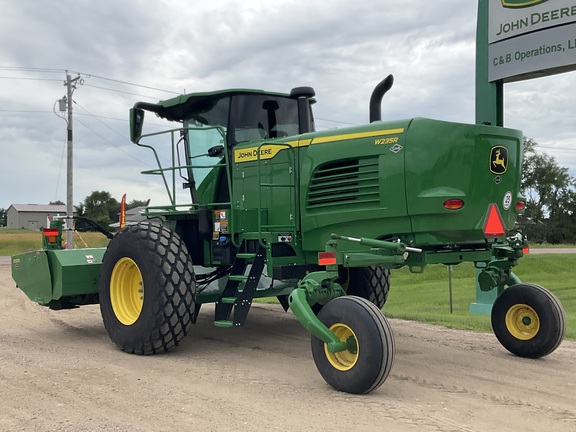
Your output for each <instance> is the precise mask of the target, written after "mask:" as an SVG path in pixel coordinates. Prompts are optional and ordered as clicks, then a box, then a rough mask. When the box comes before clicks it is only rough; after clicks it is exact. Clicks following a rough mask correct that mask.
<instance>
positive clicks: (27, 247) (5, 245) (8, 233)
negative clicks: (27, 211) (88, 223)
mask: <svg viewBox="0 0 576 432" xmlns="http://www.w3.org/2000/svg"><path fill="white" fill-rule="evenodd" d="M107 244H108V239H107V238H106V237H105V236H104V235H102V234H100V233H97V232H88V233H76V234H74V246H75V247H78V248H85V247H102V246H106V245H107ZM41 246H42V234H41V233H40V231H35V230H28V229H21V228H0V256H11V255H16V254H19V253H22V252H28V251H32V250H35V249H39V248H40V247H41Z"/></svg>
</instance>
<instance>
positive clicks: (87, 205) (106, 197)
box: [79, 191, 120, 227]
mask: <svg viewBox="0 0 576 432" xmlns="http://www.w3.org/2000/svg"><path fill="white" fill-rule="evenodd" d="M79 210H81V215H82V216H85V217H87V218H89V219H92V220H94V221H96V222H98V223H99V224H100V225H102V226H104V227H109V225H110V224H111V223H112V222H117V221H118V213H119V212H120V203H118V201H117V200H116V199H115V198H112V195H110V192H105V191H94V192H92V193H91V194H90V195H88V196H87V197H86V198H85V199H84V203H83V206H82V208H81V209H79Z"/></svg>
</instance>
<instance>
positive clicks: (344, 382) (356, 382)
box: [311, 296, 396, 394]
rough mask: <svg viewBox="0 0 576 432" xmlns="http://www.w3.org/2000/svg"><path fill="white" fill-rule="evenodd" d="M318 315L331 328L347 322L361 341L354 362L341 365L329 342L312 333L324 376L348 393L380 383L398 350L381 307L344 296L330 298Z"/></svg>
mask: <svg viewBox="0 0 576 432" xmlns="http://www.w3.org/2000/svg"><path fill="white" fill-rule="evenodd" d="M318 319H319V320H320V321H321V322H322V323H323V324H324V325H326V326H327V327H328V328H337V327H341V328H342V327H344V326H346V327H347V328H349V329H350V330H351V331H352V332H353V333H354V336H355V337H356V342H357V345H358V351H357V353H356V354H353V358H354V362H351V363H353V364H351V365H350V364H346V367H345V368H344V369H342V368H340V369H339V368H337V367H336V366H335V364H334V363H336V362H335V361H334V360H335V359H334V358H332V360H331V359H330V358H329V355H330V354H329V353H328V352H327V350H326V349H325V346H326V344H325V343H324V342H322V341H321V340H320V339H318V338H317V337H316V336H312V341H311V346H312V357H313V358H314V362H315V363H316V367H317V368H318V371H319V372H320V375H322V377H323V378H324V380H325V381H326V382H327V383H328V384H330V385H331V386H332V387H333V388H334V389H336V390H339V391H342V392H346V393H354V394H365V393H370V392H372V391H374V390H376V389H377V388H378V387H380V386H381V385H382V384H383V383H384V381H386V378H388V375H389V374H390V371H391V370H392V365H393V364H394V356H395V352H396V347H395V342H394V334H393V333H392V328H391V327H390V323H389V322H388V320H387V319H386V318H385V317H384V315H383V314H382V312H381V311H380V309H378V308H377V307H376V306H375V305H374V303H372V302H370V301H368V300H366V299H364V298H360V297H356V296H344V297H338V298H336V299H334V300H331V301H330V302H328V304H326V306H324V307H323V308H322V310H321V311H320V313H319V314H318ZM347 353H348V351H346V352H345V353H344V354H347Z"/></svg>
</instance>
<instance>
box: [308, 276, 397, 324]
mask: <svg viewBox="0 0 576 432" xmlns="http://www.w3.org/2000/svg"><path fill="white" fill-rule="evenodd" d="M338 273H339V275H340V277H339V279H338V281H337V282H338V283H339V284H340V285H341V286H342V289H343V290H344V291H345V292H346V294H347V295H353V296H357V297H362V298H364V299H366V300H368V301H370V302H372V303H374V305H376V307H377V308H378V309H382V308H383V307H384V305H385V304H386V301H387V300H388V293H389V292H390V270H388V269H385V268H382V267H380V266H376V265H374V266H369V267H348V268H344V267H341V268H339V270H338ZM322 307H323V306H322V305H321V304H319V303H316V304H314V305H312V310H313V311H314V313H315V314H316V315H318V313H319V312H320V311H321V310H322Z"/></svg>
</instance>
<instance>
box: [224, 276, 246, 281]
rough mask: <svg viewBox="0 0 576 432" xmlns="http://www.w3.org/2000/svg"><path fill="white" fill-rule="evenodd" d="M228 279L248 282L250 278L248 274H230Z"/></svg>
mask: <svg viewBox="0 0 576 432" xmlns="http://www.w3.org/2000/svg"><path fill="white" fill-rule="evenodd" d="M228 280H232V281H236V282H246V281H247V280H248V276H245V275H230V276H228Z"/></svg>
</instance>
